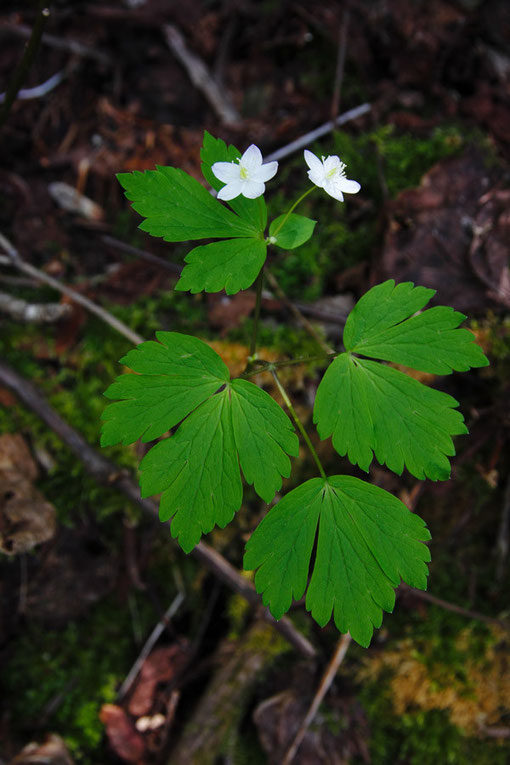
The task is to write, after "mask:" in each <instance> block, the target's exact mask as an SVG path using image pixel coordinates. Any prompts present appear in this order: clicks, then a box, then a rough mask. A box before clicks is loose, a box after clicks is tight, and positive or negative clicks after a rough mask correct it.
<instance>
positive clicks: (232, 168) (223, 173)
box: [211, 162, 241, 183]
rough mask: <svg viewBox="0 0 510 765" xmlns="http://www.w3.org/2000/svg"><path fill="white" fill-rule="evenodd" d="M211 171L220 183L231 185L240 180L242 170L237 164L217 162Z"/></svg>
mask: <svg viewBox="0 0 510 765" xmlns="http://www.w3.org/2000/svg"><path fill="white" fill-rule="evenodd" d="M211 170H212V171H213V173H214V175H215V176H216V178H217V179H218V180H219V181H223V183H230V181H235V180H238V179H239V178H240V174H241V168H240V167H239V165H238V163H237V162H215V163H214V165H212V167H211Z"/></svg>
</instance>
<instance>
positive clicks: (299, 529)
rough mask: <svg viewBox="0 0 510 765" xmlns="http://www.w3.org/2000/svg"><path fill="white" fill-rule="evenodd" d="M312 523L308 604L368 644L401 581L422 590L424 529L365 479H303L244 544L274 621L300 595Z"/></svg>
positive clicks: (425, 552)
mask: <svg viewBox="0 0 510 765" xmlns="http://www.w3.org/2000/svg"><path fill="white" fill-rule="evenodd" d="M317 525H318V526H319V532H318V538H317V551H316V556H315V563H314V565H313V571H312V573H311V579H310V584H309V585H308V592H307V595H306V608H307V609H308V610H309V611H311V613H312V616H313V618H314V619H315V620H316V621H317V622H318V624H320V626H324V625H325V624H327V623H328V621H329V620H330V618H331V615H332V614H333V617H334V621H335V624H336V626H337V627H338V629H339V630H340V631H341V632H347V631H349V632H350V633H351V635H352V637H353V639H354V640H356V641H357V642H358V643H360V645H362V646H368V645H369V643H370V640H371V637H372V632H373V628H374V627H380V626H381V622H382V609H384V610H385V611H389V612H391V611H392V610H393V607H394V604H395V593H394V588H395V587H397V586H398V585H399V584H400V581H401V579H403V580H404V581H405V582H407V583H408V584H409V585H411V586H412V587H417V588H419V589H426V585H427V565H426V563H427V562H428V561H429V560H430V553H429V550H428V548H427V547H426V546H425V545H424V544H423V542H424V541H426V540H428V539H430V534H429V532H428V530H427V528H426V526H425V523H424V522H423V521H422V519H421V518H419V517H418V516H417V515H414V514H412V513H411V512H409V510H408V509H407V508H406V507H405V505H403V504H402V502H400V500H398V499H397V498H396V497H394V496H392V495H391V494H389V493H388V492H386V491H384V490H383V489H380V488H378V487H376V486H372V485H370V484H368V483H366V482H365V481H360V480H359V479H358V478H353V477H351V476H332V477H330V478H327V479H326V480H324V479H322V478H313V479H312V480H310V481H307V482H306V483H304V484H302V485H301V486H299V487H298V488H297V489H294V490H293V491H291V492H289V494H287V495H286V496H285V497H284V498H283V499H281V500H280V502H278V504H277V505H275V507H273V508H272V509H271V510H270V511H269V513H268V514H267V516H266V517H265V518H264V519H263V521H262V522H261V523H260V524H259V526H258V527H257V528H256V529H255V531H254V532H253V534H252V536H251V537H250V539H249V541H248V543H247V545H246V554H245V557H244V567H245V568H246V569H248V570H250V569H258V570H257V573H256V575H255V586H256V588H257V592H259V593H261V594H262V599H263V602H264V604H265V605H268V606H269V608H270V610H271V613H272V614H273V616H274V617H275V618H276V619H279V618H281V616H282V615H283V614H284V613H285V612H286V611H287V610H288V609H289V607H290V605H291V603H292V600H293V599H294V600H298V599H299V598H301V597H302V596H303V594H304V592H305V589H306V585H307V581H308V577H309V574H310V561H311V555H312V550H313V546H314V541H315V538H316V533H317Z"/></svg>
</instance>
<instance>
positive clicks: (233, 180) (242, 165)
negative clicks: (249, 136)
mask: <svg viewBox="0 0 510 765" xmlns="http://www.w3.org/2000/svg"><path fill="white" fill-rule="evenodd" d="M211 170H212V171H213V173H214V175H215V176H216V178H217V179H218V180H219V181H223V183H226V184H227V185H226V186H223V188H222V189H220V190H219V191H218V199H223V200H224V201H226V202H228V200H230V199H235V197H238V196H239V195H240V194H242V195H243V197H247V199H256V198H257V197H260V196H261V195H262V194H263V193H264V191H265V190H266V186H265V183H266V181H269V180H271V178H274V176H275V175H276V172H277V170H278V162H268V163H267V164H266V165H263V164H262V154H261V153H260V149H259V148H258V146H255V144H254V143H252V145H251V146H248V148H247V149H246V151H245V152H244V154H243V156H242V157H240V158H239V159H238V160H237V162H215V163H214V165H213V166H212V167H211Z"/></svg>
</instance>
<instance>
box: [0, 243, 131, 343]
mask: <svg viewBox="0 0 510 765" xmlns="http://www.w3.org/2000/svg"><path fill="white" fill-rule="evenodd" d="M0 246H1V247H2V248H3V250H4V251H5V252H6V253H7V256H8V257H7V258H0V264H2V265H11V266H14V267H15V268H17V269H18V270H19V271H22V272H23V273H25V274H29V275H30V276H33V277H35V278H36V279H37V280H38V281H40V282H44V284H48V285H49V286H50V287H53V289H55V290H57V291H58V292H61V293H62V294H63V295H67V297H69V298H71V300H72V301H73V302H74V303H78V304H79V305H81V306H83V307H84V308H86V309H87V311H90V313H93V314H95V315H96V316H98V317H99V318H100V319H102V320H103V321H104V322H105V323H106V324H108V325H109V326H110V327H112V328H113V329H116V330H117V332H119V333H120V334H121V335H124V337H125V338H127V339H128V340H129V341H130V342H131V343H133V344H134V345H139V344H140V343H143V338H142V337H140V335H138V334H137V333H136V332H133V330H132V329H130V328H129V327H128V326H127V324H124V322H123V321H120V319H117V318H116V317H115V316H113V315H112V314H111V313H109V312H108V311H106V310H105V309H104V308H101V307H100V306H98V305H96V303H93V302H92V300H89V299H88V298H87V297H85V296H84V295H80V293H79V292H76V290H73V289H71V287H66V285H65V284H62V283H61V282H59V281H57V279H54V278H53V277H52V276H49V274H46V273H44V271H41V270H40V269H38V268H36V267H35V266H32V265H30V263H26V262H25V261H24V260H22V258H21V257H20V254H19V252H18V251H17V250H16V248H15V247H14V246H13V245H12V244H11V242H9V240H8V239H7V238H6V237H5V236H3V234H0Z"/></svg>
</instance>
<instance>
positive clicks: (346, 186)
mask: <svg viewBox="0 0 510 765" xmlns="http://www.w3.org/2000/svg"><path fill="white" fill-rule="evenodd" d="M340 188H341V190H342V191H343V192H344V194H357V193H358V191H359V190H360V188H361V186H360V184H359V183H358V181H350V180H349V179H348V178H341V184H340Z"/></svg>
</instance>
